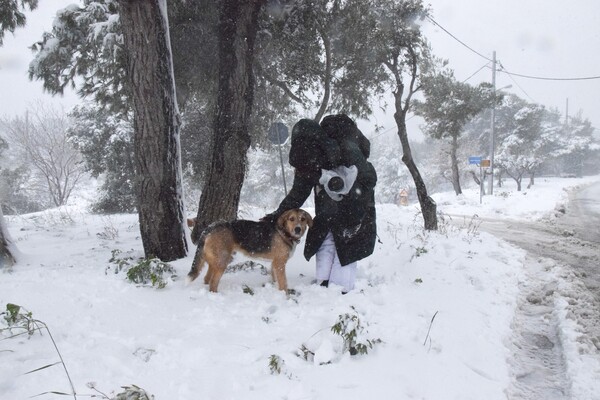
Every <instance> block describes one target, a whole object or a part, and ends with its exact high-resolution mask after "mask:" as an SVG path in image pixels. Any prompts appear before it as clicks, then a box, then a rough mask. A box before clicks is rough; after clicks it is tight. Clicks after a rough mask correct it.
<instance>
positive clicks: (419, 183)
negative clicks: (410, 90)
mask: <svg viewBox="0 0 600 400" xmlns="http://www.w3.org/2000/svg"><path fill="white" fill-rule="evenodd" d="M394 97H395V103H396V112H395V113H394V119H395V120H396V125H397V127H398V136H399V137H400V143H401V144H402V151H403V153H404V154H403V156H402V161H403V162H404V164H405V165H406V167H407V168H408V171H409V172H410V174H411V175H412V178H413V181H414V182H415V187H416V190H417V197H418V198H419V204H420V205H421V212H422V213H423V220H424V224H425V229H426V230H429V231H435V230H437V228H438V221H437V204H436V203H435V201H434V200H433V199H432V198H431V197H429V195H428V194H427V187H426V186H425V182H424V181H423V178H422V177H421V174H420V173H419V169H418V168H417V165H416V164H415V162H414V160H413V157H412V151H411V149H410V144H409V142H408V132H407V130H406V112H405V111H404V110H403V109H402V99H401V98H400V97H401V95H399V93H398V92H397V93H394Z"/></svg>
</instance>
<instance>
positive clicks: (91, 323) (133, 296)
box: [0, 177, 600, 400]
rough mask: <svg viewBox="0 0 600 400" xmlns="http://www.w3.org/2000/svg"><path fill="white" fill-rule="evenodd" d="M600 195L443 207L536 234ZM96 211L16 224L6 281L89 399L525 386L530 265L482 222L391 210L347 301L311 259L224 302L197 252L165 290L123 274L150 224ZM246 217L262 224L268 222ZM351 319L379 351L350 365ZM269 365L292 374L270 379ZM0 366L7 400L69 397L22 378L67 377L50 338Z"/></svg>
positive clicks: (3, 295)
mask: <svg viewBox="0 0 600 400" xmlns="http://www.w3.org/2000/svg"><path fill="white" fill-rule="evenodd" d="M599 179H600V177H594V178H584V179H562V178H538V180H537V181H536V185H535V186H533V188H532V189H530V190H526V191H524V192H523V193H517V192H516V191H514V190H513V189H512V187H513V185H511V184H510V183H507V188H506V189H501V190H497V192H496V193H495V196H494V197H489V196H488V197H484V198H483V204H481V205H480V204H479V193H478V192H476V191H471V190H466V191H465V194H463V195H462V196H460V197H459V198H456V196H453V195H451V194H439V195H436V196H434V197H435V198H436V201H437V202H438V207H439V209H440V211H443V212H444V213H446V214H456V215H467V216H469V215H473V214H477V215H479V216H494V217H498V216H503V217H509V218H515V219H529V220H531V219H539V218H542V217H548V215H552V213H553V210H554V207H555V206H556V205H557V204H559V203H561V202H564V201H566V199H567V191H566V190H567V189H568V188H572V187H574V186H578V185H582V184H584V183H588V182H591V181H594V180H596V181H597V180H599ZM505 192H506V193H508V194H503V193H505ZM85 200H86V199H85V198H82V197H79V198H78V199H76V201H75V202H74V204H72V205H71V206H68V207H64V208H61V209H55V210H49V211H46V212H42V213H36V214H29V215H23V216H18V217H7V218H6V220H7V228H8V230H9V231H10V232H11V236H12V237H13V239H14V241H15V243H16V245H17V246H18V248H19V249H20V251H21V253H22V254H21V256H20V260H19V264H17V265H16V266H15V267H13V268H12V269H11V270H4V271H2V272H0V307H1V309H2V310H4V308H5V305H6V304H7V303H15V304H19V305H21V306H23V307H24V308H26V309H27V310H28V311H31V312H32V313H33V317H35V318H37V319H39V320H41V321H43V322H45V323H46V324H47V325H48V327H49V329H50V331H51V333H52V337H53V338H54V340H55V341H56V344H57V346H58V348H59V350H60V353H61V355H62V357H63V359H64V361H65V364H66V367H67V368H68V371H69V373H70V376H71V379H72V380H73V383H74V386H75V388H76V391H77V393H78V395H85V394H88V395H89V394H98V393H97V392H95V391H94V389H92V386H93V387H95V388H97V389H98V390H100V391H102V392H104V393H107V394H109V395H110V394H112V395H114V394H115V393H118V392H119V391H120V390H121V389H120V387H121V386H125V385H131V384H135V385H137V386H140V387H142V388H144V389H145V390H147V391H148V392H149V393H152V394H154V395H155V398H156V399H157V400H161V399H162V400H166V399H168V400H171V399H177V400H187V399H190V400H193V399H241V398H244V399H288V400H291V399H344V400H347V399H365V398H372V399H427V400H434V399H441V400H448V399H460V400H465V399H473V400H480V399H486V400H493V399H506V398H509V397H508V394H507V393H509V388H510V387H511V385H512V384H513V382H514V380H515V379H516V377H515V375H514V372H512V370H511V368H510V363H509V360H510V359H511V357H512V351H513V350H511V348H510V346H509V345H508V344H509V343H510V342H511V339H512V335H513V333H512V331H511V324H512V322H513V319H514V317H515V309H516V306H517V299H518V297H519V283H520V282H522V281H523V279H524V278H525V276H526V273H525V271H526V269H527V265H526V257H525V253H524V251H522V250H520V249H517V248H515V247H513V246H511V245H509V244H507V243H506V242H503V241H501V240H499V239H496V238H495V237H493V236H491V235H488V234H485V233H483V232H479V231H478V230H477V229H476V228H474V226H473V225H472V224H470V220H469V218H465V221H464V225H465V227H464V228H462V229H461V228H458V227H455V226H453V225H449V224H447V223H442V224H441V227H440V228H441V229H440V231H439V232H436V233H432V232H425V231H423V229H422V222H421V218H420V216H418V215H416V210H415V207H414V205H413V206H409V207H399V206H396V205H378V207H377V218H378V221H377V222H378V235H379V241H378V243H377V246H376V249H375V252H374V254H373V255H372V256H371V257H369V258H368V259H366V260H363V261H361V262H359V271H358V277H357V282H356V289H355V290H354V291H352V292H350V293H349V294H347V295H341V294H340V290H339V288H336V287H330V288H324V287H321V286H317V285H314V284H312V280H313V275H314V260H311V261H309V262H307V261H305V260H304V258H303V257H302V246H303V244H300V245H299V248H298V249H296V252H295V255H294V257H293V258H292V259H291V260H290V261H289V262H288V268H287V276H288V282H289V285H290V287H292V288H294V289H295V290H296V291H297V292H298V293H297V294H295V295H291V296H289V297H286V296H285V295H284V294H283V293H282V292H280V291H278V290H276V287H275V286H274V285H273V284H271V283H269V279H270V274H267V275H265V274H264V273H263V271H262V270H261V268H254V269H245V270H238V271H235V272H231V273H227V274H225V275H224V277H223V279H222V280H221V284H220V286H219V290H220V292H219V293H217V294H215V293H210V292H208V290H207V288H206V287H205V286H204V285H203V284H202V283H201V282H202V279H198V280H196V281H195V282H193V283H192V284H190V285H188V286H186V285H185V284H184V281H185V280H184V279H183V277H184V276H185V274H186V273H187V271H188V270H189V267H190V265H191V261H192V258H193V251H192V252H191V253H190V255H189V256H188V257H187V258H185V259H183V260H178V261H176V262H173V263H171V265H172V266H173V267H174V268H175V269H176V270H177V275H178V276H179V278H177V279H176V280H175V281H173V282H170V283H169V284H168V285H167V286H166V288H164V289H160V290H159V289H153V288H150V287H145V286H142V287H138V286H135V285H133V284H131V283H128V282H127V281H126V280H125V274H124V273H118V274H115V273H114V264H111V263H109V259H110V258H111V252H112V251H113V250H117V249H118V250H121V251H122V252H123V253H126V254H131V255H135V256H141V255H142V250H141V249H142V245H141V241H140V238H139V230H138V226H137V216H136V215H112V216H99V215H91V214H89V213H88V212H87V211H86V207H85ZM243 211H244V216H245V217H247V218H259V217H261V216H262V215H264V214H265V213H266V212H268V211H271V210H265V209H259V208H249V207H248V208H247V209H245V210H243ZM309 211H311V212H313V210H312V209H311V210H309ZM454 218H455V217H454ZM455 219H456V218H455ZM109 266H112V267H113V268H111V269H107V267H109ZM548 273H549V274H554V273H557V272H556V270H552V271H550V272H548ZM556 278H557V277H556ZM549 279H550V280H552V279H554V277H553V276H550V277H549ZM245 285H247V286H248V287H249V288H251V289H252V291H253V293H254V294H253V295H250V294H248V293H244V291H243V288H244V287H245ZM563 289H564V291H567V290H569V289H568V288H563ZM555 307H556V314H557V316H558V318H559V320H560V332H561V341H562V343H561V344H562V346H563V348H564V350H565V357H566V359H567V365H568V374H569V375H568V379H569V385H570V386H571V387H570V388H569V390H570V391H571V393H572V394H573V398H577V399H579V400H586V399H593V398H594V396H596V395H597V393H599V391H600V380H599V379H597V378H598V376H600V375H599V374H600V363H599V362H598V359H597V357H594V356H593V354H590V353H587V352H585V351H582V348H581V344H580V343H579V341H578V338H579V337H580V332H579V327H578V325H577V321H576V320H574V319H573V318H572V317H571V316H570V315H569V313H568V300H567V299H561V298H558V300H557V301H556V304H555ZM345 314H348V315H349V316H354V317H357V318H358V320H359V321H360V325H361V326H362V327H363V330H362V331H360V329H358V330H357V331H358V332H357V333H358V336H357V340H358V341H359V342H361V343H367V340H370V341H371V343H372V344H373V347H372V348H369V349H368V353H367V354H359V355H354V356H351V355H350V354H349V353H348V352H343V348H344V343H343V340H342V338H341V337H340V336H339V335H335V334H334V333H333V332H332V326H333V325H334V324H336V323H337V322H338V321H339V318H340V316H343V315H345ZM0 321H1V320H0ZM2 323H3V321H2V322H0V326H3V325H1V324H2ZM357 323H358V322H356V321H355V322H354V326H356V325H357ZM3 335H4V336H5V337H6V336H8V333H7V332H6V331H4V333H3ZM379 341H381V343H379ZM301 348H303V349H305V352H304V353H303V352H302V351H301V350H300V349H301ZM299 354H300V355H303V354H307V356H306V357H299V356H298V355H299ZM272 356H276V357H275V358H277V357H278V359H279V360H280V363H279V367H280V373H279V374H277V373H272V372H271V370H270V367H269V362H270V360H272V359H273V357H272ZM0 360H1V362H0V397H1V398H2V399H24V398H29V397H30V396H35V395H37V394H40V393H44V392H48V391H60V392H67V393H68V392H69V390H70V389H69V382H68V380H67V378H66V375H65V373H64V370H63V369H62V367H61V366H60V365H56V366H53V367H50V368H45V369H43V370H40V371H37V372H34V373H31V374H25V373H26V372H28V371H31V370H34V369H36V368H39V367H42V366H45V365H48V364H51V363H54V362H56V361H58V356H57V354H56V351H55V350H54V348H53V346H52V342H51V341H50V338H49V336H48V335H46V334H44V335H43V336H42V335H39V334H35V335H33V336H31V337H29V338H27V337H18V338H12V339H6V340H2V341H0ZM55 397H56V396H54V397H53V395H43V396H40V398H42V399H43V398H55ZM61 397H64V396H61ZM67 398H68V397H67ZM596 398H597V397H596Z"/></svg>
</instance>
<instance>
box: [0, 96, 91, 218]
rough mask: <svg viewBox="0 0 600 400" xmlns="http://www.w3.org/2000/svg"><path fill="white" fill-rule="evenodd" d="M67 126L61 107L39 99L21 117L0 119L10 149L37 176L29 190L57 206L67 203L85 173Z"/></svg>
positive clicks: (66, 118) (0, 125)
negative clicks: (47, 198)
mask: <svg viewBox="0 0 600 400" xmlns="http://www.w3.org/2000/svg"><path fill="white" fill-rule="evenodd" d="M68 126H69V121H68V117H67V115H66V113H65V112H64V110H62V109H58V108H56V107H50V106H47V105H44V104H43V103H41V102H38V103H36V104H35V105H34V106H32V107H30V110H28V111H27V112H26V113H25V116H24V117H14V118H13V119H7V118H4V119H2V120H0V127H1V128H2V129H3V130H4V131H5V132H6V136H7V141H8V143H9V146H10V149H12V150H11V151H13V152H15V153H16V154H15V155H16V156H17V157H18V158H19V159H20V160H22V161H23V162H24V163H25V164H26V165H28V166H29V167H30V168H31V170H32V171H33V172H34V176H36V177H37V179H36V180H34V182H32V188H31V189H32V190H34V191H36V193H37V195H38V196H48V197H49V199H50V201H51V203H52V204H53V205H55V206H57V207H58V206H62V205H64V204H65V203H66V202H67V200H68V199H69V196H70V195H71V193H72V191H73V189H74V188H75V187H76V186H77V184H78V183H79V181H80V179H81V177H82V176H83V175H84V173H85V172H84V168H83V165H82V162H81V155H80V153H79V152H78V151H77V150H76V149H75V148H74V147H73V145H72V143H71V142H70V141H69V139H68V137H67V128H68Z"/></svg>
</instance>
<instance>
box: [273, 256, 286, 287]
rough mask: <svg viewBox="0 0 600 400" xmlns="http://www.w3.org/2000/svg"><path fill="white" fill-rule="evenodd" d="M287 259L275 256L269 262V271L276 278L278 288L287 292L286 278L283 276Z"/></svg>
mask: <svg viewBox="0 0 600 400" xmlns="http://www.w3.org/2000/svg"><path fill="white" fill-rule="evenodd" d="M286 261H287V260H283V259H280V258H275V259H274V260H273V263H272V264H271V273H272V274H273V276H274V277H275V278H276V281H277V284H278V285H279V290H285V291H286V292H287V288H288V287H287V278H286V276H285V264H286Z"/></svg>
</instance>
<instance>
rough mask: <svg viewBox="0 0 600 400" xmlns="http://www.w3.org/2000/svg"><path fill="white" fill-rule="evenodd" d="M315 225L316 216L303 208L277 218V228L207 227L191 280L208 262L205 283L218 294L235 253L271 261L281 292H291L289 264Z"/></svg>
mask: <svg viewBox="0 0 600 400" xmlns="http://www.w3.org/2000/svg"><path fill="white" fill-rule="evenodd" d="M311 226H312V217H311V216H310V214H309V213H307V212H306V211H304V210H300V209H297V208H296V209H292V210H287V211H285V212H284V213H283V214H281V216H280V217H279V218H278V219H277V222H276V224H275V225H273V224H272V223H270V222H267V221H258V222H256V221H247V220H235V221H231V222H218V223H215V224H213V225H211V226H209V227H208V228H206V229H205V230H204V231H203V232H202V234H201V236H200V240H199V242H198V249H197V250H196V256H195V257H194V262H193V265H192V269H191V270H190V272H189V273H188V281H189V282H192V281H193V280H194V279H196V278H197V277H198V275H200V272H201V271H202V267H203V266H204V263H205V262H206V263H208V272H207V273H206V276H205V277H204V283H205V284H208V285H209V288H210V291H211V292H216V291H217V288H218V287H219V281H220V280H221V277H222V276H223V273H224V272H225V268H227V265H229V263H230V262H231V260H232V259H233V254H235V252H236V251H240V252H242V253H243V254H245V255H247V256H250V257H256V258H263V259H267V260H271V275H272V277H273V282H277V283H278V285H279V290H285V291H287V278H286V276H285V265H286V263H287V260H288V259H289V258H290V257H291V255H292V254H293V252H294V249H295V247H296V244H297V243H298V242H300V238H301V237H302V236H303V235H304V232H306V229H307V228H309V227H311Z"/></svg>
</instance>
